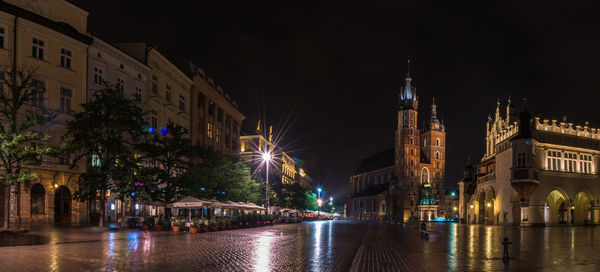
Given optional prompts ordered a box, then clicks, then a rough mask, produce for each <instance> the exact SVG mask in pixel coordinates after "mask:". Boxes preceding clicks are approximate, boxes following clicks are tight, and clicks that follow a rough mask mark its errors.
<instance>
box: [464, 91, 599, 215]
mask: <svg viewBox="0 0 600 272" xmlns="http://www.w3.org/2000/svg"><path fill="white" fill-rule="evenodd" d="M599 155H600V131H599V130H598V129H597V128H592V127H589V125H588V124H587V123H585V124H583V125H576V124H573V123H570V122H567V121H566V118H563V120H562V121H558V120H548V119H543V118H541V117H532V116H531V115H530V114H529V112H528V111H527V110H523V111H522V112H521V113H520V114H519V115H518V117H517V115H516V114H515V110H514V107H513V106H512V105H511V104H510V101H509V104H508V105H507V107H506V116H504V117H502V116H501V114H500V104H498V107H497V108H496V114H495V118H494V119H492V118H489V119H488V122H487V129H486V152H485V155H484V157H483V158H482V160H481V162H480V164H479V166H478V167H477V170H476V171H477V172H476V175H475V176H476V179H475V180H469V181H467V182H462V184H461V185H460V189H461V193H460V197H461V200H460V203H461V208H460V217H461V219H462V220H464V221H465V222H469V223H480V224H483V223H485V224H514V225H522V226H536V225H537V226H552V225H586V224H587V225H590V224H597V223H598V221H599V217H600V205H599V204H598V203H599V202H598V200H599V198H600V183H599V181H600V179H599V177H598V157H599Z"/></svg>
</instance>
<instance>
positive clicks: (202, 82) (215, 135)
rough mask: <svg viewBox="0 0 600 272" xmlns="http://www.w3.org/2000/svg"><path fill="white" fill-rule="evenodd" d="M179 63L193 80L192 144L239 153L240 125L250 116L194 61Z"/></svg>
mask: <svg viewBox="0 0 600 272" xmlns="http://www.w3.org/2000/svg"><path fill="white" fill-rule="evenodd" d="M177 64H178V66H179V67H181V69H182V70H183V71H184V72H185V73H186V74H187V75H188V76H189V77H190V78H191V79H192V80H193V84H192V88H191V92H190V98H191V99H190V107H191V108H190V139H191V141H192V143H193V144H197V145H203V146H208V147H211V148H212V149H214V150H215V151H217V152H220V153H223V154H228V155H237V153H238V151H239V143H240V128H241V125H242V122H243V121H244V119H245V118H246V117H245V116H244V115H243V114H242V113H241V112H240V111H239V109H238V105H237V102H235V100H233V99H231V96H229V94H227V93H225V92H224V91H223V89H222V88H221V87H219V86H217V85H216V84H215V82H214V80H213V79H212V78H210V77H208V76H207V75H206V73H205V72H204V70H202V69H201V68H199V67H197V66H196V65H195V64H194V63H192V62H189V61H184V60H178V61H177Z"/></svg>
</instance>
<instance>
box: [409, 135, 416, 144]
mask: <svg viewBox="0 0 600 272" xmlns="http://www.w3.org/2000/svg"><path fill="white" fill-rule="evenodd" d="M414 144H415V140H414V139H413V137H410V145H414Z"/></svg>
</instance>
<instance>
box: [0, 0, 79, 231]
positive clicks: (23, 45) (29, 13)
mask: <svg viewBox="0 0 600 272" xmlns="http://www.w3.org/2000/svg"><path fill="white" fill-rule="evenodd" d="M87 16H88V13H87V12H86V11H84V10H82V9H80V8H78V7H77V6H75V5H73V4H71V3H69V2H68V1H63V0H47V1H36V0H6V1H1V2H0V66H1V68H2V70H4V71H5V70H8V69H11V67H14V66H16V67H17V69H22V70H26V71H27V70H33V69H35V70H36V86H37V87H38V88H40V89H42V90H43V92H42V95H41V96H40V97H37V98H36V99H34V100H33V101H30V102H29V105H28V107H39V106H43V107H45V108H47V109H48V110H49V111H53V112H56V113H57V115H56V118H55V119H54V120H52V121H51V122H50V123H48V124H46V125H45V126H44V127H41V128H39V130H38V131H39V132H42V133H43V134H47V135H50V136H52V139H51V142H50V143H51V144H52V145H55V146H58V145H59V144H60V143H61V141H62V140H63V139H64V135H65V133H66V121H68V120H70V119H71V118H72V116H73V113H74V112H77V111H79V110H81V107H80V105H81V104H82V103H84V102H85V99H86V69H87V49H88V46H89V44H90V42H91V39H90V38H89V36H87V35H86V34H85V33H86V31H87ZM15 35H16V36H15ZM0 76H3V77H5V76H6V75H5V74H4V73H2V74H1V75H0ZM69 164H70V161H69V159H68V158H66V159H58V158H51V157H44V158H43V163H42V164H41V165H40V166H36V167H35V171H36V172H37V173H38V174H39V177H38V178H37V179H35V180H31V181H27V182H25V183H23V184H21V186H20V187H21V191H20V196H21V197H20V198H21V209H20V214H21V222H22V223H23V224H24V225H45V224H53V223H61V224H71V225H79V224H83V223H84V222H85V221H86V207H85V204H84V203H81V202H78V201H74V200H72V195H73V193H74V192H75V191H76V189H77V183H78V178H79V174H80V173H81V172H82V171H83V167H84V165H79V167H76V168H70V167H69ZM6 190H7V188H5V187H4V186H3V185H0V203H5V202H4V201H5V192H6ZM13 204H15V203H13ZM15 206H16V205H12V207H13V210H12V211H11V212H10V213H8V212H7V211H5V210H4V205H1V207H0V217H2V218H4V217H5V216H7V215H8V214H10V218H11V221H12V224H13V226H14V222H15V216H16V212H15Z"/></svg>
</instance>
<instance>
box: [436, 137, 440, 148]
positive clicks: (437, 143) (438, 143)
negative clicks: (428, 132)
mask: <svg viewBox="0 0 600 272" xmlns="http://www.w3.org/2000/svg"><path fill="white" fill-rule="evenodd" d="M435 146H440V138H435Z"/></svg>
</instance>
